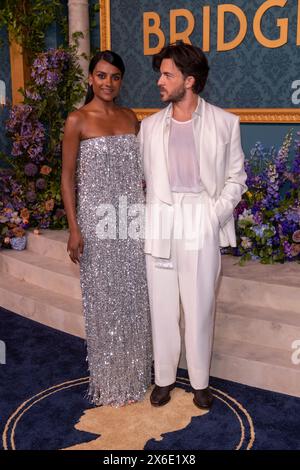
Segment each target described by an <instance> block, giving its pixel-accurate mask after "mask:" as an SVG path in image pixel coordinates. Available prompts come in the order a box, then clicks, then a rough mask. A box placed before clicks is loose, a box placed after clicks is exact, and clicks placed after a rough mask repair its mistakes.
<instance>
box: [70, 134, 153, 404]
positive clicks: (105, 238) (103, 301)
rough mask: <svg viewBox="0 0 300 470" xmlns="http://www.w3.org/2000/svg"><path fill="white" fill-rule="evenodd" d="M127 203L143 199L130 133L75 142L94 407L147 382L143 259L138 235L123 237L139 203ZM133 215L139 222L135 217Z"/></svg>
mask: <svg viewBox="0 0 300 470" xmlns="http://www.w3.org/2000/svg"><path fill="white" fill-rule="evenodd" d="M133 204H139V205H141V206H143V204H144V194H143V189H142V171H141V161H140V155H139V149H138V143H137V139H136V137H135V135H133V134H132V135H131V134H128V135H119V136H107V137H95V138H91V139H86V140H83V141H81V143H80V151H79V154H78V161H77V217H78V223H79V226H80V229H81V233H82V236H83V240H84V250H83V255H82V257H81V261H80V282H81V289H82V298H83V310H84V315H85V323H86V336H87V352H88V357H87V359H88V364H89V371H90V382H89V398H90V401H91V402H92V403H94V404H95V405H108V404H111V405H116V406H117V405H121V404H124V403H127V402H129V401H131V400H134V401H136V400H141V399H143V397H144V395H145V392H146V389H147V388H148V386H149V385H150V377H151V358H152V345H151V332H150V313H149V303H148V297H147V284H146V272H145V259H144V253H143V239H142V237H141V236H140V237H139V238H138V236H130V233H131V235H132V233H133V232H134V233H135V234H138V232H139V229H140V226H139V224H138V223H137V221H138V217H137V215H138V212H136V211H135V210H134V207H140V206H133ZM126 205H127V208H128V209H126ZM126 214H127V216H128V221H127V224H126V218H125V219H124V216H125V217H126ZM124 220H125V224H124ZM140 220H141V221H142V223H143V217H140ZM134 221H135V222H136V223H134ZM130 223H133V228H131V229H130ZM126 227H127V228H128V233H129V235H128V236H126ZM130 230H131V231H130Z"/></svg>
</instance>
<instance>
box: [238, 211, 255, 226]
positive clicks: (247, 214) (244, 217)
mask: <svg viewBox="0 0 300 470" xmlns="http://www.w3.org/2000/svg"><path fill="white" fill-rule="evenodd" d="M243 221H245V222H246V221H247V222H251V223H253V224H254V217H253V214H252V213H251V209H244V210H243V212H242V214H240V215H239V222H243Z"/></svg>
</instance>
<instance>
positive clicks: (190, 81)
mask: <svg viewBox="0 0 300 470" xmlns="http://www.w3.org/2000/svg"><path fill="white" fill-rule="evenodd" d="M195 81H196V80H195V77H193V76H192V75H189V76H188V77H186V79H185V88H187V89H188V88H193V86H194V85H195Z"/></svg>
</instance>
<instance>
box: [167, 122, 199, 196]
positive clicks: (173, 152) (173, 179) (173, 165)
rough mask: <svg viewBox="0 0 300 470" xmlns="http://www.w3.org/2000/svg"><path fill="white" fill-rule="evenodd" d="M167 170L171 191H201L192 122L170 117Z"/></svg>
mask: <svg viewBox="0 0 300 470" xmlns="http://www.w3.org/2000/svg"><path fill="white" fill-rule="evenodd" d="M168 170H169V182H170V187H171V191H173V192H176V193H186V192H187V193H199V192H201V188H202V186H201V181H200V168H199V161H198V157H197V154H196V146H195V141H194V133H193V122H192V119H191V120H190V121H183V122H181V121H176V120H175V119H173V118H172V119H171V127H170V136H169V149H168Z"/></svg>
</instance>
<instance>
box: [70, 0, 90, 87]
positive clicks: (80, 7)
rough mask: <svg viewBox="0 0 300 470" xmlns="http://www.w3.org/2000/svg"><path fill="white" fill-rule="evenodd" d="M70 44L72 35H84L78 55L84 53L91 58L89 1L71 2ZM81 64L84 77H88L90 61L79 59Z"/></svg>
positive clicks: (80, 39)
mask: <svg viewBox="0 0 300 470" xmlns="http://www.w3.org/2000/svg"><path fill="white" fill-rule="evenodd" d="M68 12H69V43H70V44H71V43H72V34H73V33H76V32H78V31H80V32H82V33H83V36H84V37H83V38H79V49H78V55H79V56H80V54H82V53H84V54H86V55H87V57H88V58H89V56H90V24H89V23H90V21H89V2H88V0H69V1H68ZM79 63H80V65H81V67H82V69H83V72H84V76H85V78H87V76H88V66H89V60H86V59H84V58H83V57H79Z"/></svg>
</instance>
